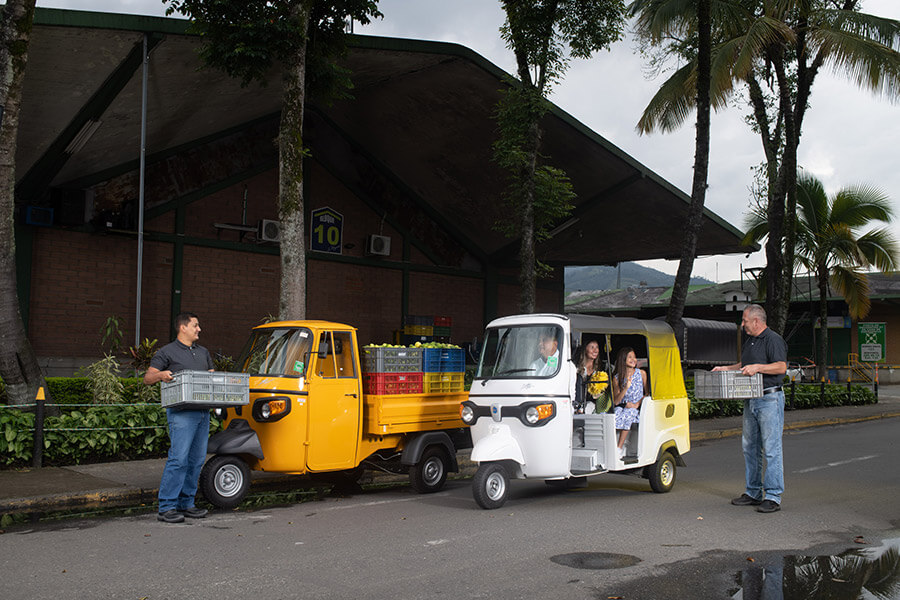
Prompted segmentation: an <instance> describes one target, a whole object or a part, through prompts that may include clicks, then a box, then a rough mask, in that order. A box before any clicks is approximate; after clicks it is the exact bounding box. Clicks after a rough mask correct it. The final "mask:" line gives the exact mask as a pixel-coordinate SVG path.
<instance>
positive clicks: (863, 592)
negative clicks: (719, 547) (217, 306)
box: [729, 538, 900, 600]
mask: <svg viewBox="0 0 900 600" xmlns="http://www.w3.org/2000/svg"><path fill="white" fill-rule="evenodd" d="M735 583H736V584H737V588H736V589H732V590H729V593H730V597H731V598H733V599H734V600H813V599H815V600H819V599H821V600H857V599H869V598H872V599H877V600H900V538H893V539H887V540H884V542H883V543H882V545H881V546H875V547H866V548H853V549H851V550H847V551H846V552H843V553H841V554H837V555H825V556H802V555H787V556H783V557H780V558H775V559H773V560H772V561H770V562H769V563H767V564H764V565H754V566H750V567H748V568H746V569H744V570H743V571H741V572H739V573H737V574H736V576H735Z"/></svg>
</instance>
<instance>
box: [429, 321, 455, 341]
mask: <svg viewBox="0 0 900 600" xmlns="http://www.w3.org/2000/svg"><path fill="white" fill-rule="evenodd" d="M452 326H453V319H452V318H450V317H435V318H434V341H436V342H442V343H444V344H449V343H450V327H452Z"/></svg>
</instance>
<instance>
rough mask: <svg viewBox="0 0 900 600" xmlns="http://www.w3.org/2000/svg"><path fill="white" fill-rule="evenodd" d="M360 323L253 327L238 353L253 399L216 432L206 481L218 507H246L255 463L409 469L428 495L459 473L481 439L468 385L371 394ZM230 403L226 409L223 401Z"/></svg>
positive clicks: (303, 468) (278, 467) (315, 469)
mask: <svg viewBox="0 0 900 600" xmlns="http://www.w3.org/2000/svg"><path fill="white" fill-rule="evenodd" d="M358 348H359V346H358V344H357V333H356V329H355V328H354V327H351V326H349V325H343V324H340V323H331V322H326V321H283V322H274V323H268V324H266V325H261V326H259V327H256V328H254V329H253V332H252V335H251V337H250V340H249V341H248V343H247V345H246V347H245V349H244V351H243V352H242V355H241V357H240V359H239V361H238V367H239V370H241V371H242V372H245V373H249V374H250V403H249V405H247V406H239V407H232V408H227V409H224V411H225V413H226V414H225V429H224V430H223V431H220V432H219V433H216V434H215V435H213V436H212V437H210V440H209V446H208V452H209V453H211V454H212V455H213V456H211V457H210V458H209V459H208V460H207V462H206V464H205V465H204V467H203V471H202V472H201V475H200V489H201V490H202V492H203V495H204V496H205V497H206V499H207V500H209V501H210V502H211V503H212V504H214V505H215V506H218V507H221V508H233V507H235V506H237V505H238V504H239V503H240V501H241V499H242V498H243V497H244V495H245V494H246V493H247V490H248V487H249V485H250V470H251V469H252V470H259V471H268V472H278V473H290V474H304V473H309V474H319V473H335V472H344V473H345V474H346V475H350V476H352V477H358V476H359V474H360V470H361V468H363V467H370V468H376V469H382V470H387V471H390V472H397V473H401V472H407V471H408V473H409V477H410V481H411V483H412V486H413V488H415V489H416V491H418V492H421V493H428V492H436V491H438V490H440V489H441V488H442V487H443V485H444V482H445V481H446V478H447V473H448V472H449V471H459V466H458V464H457V460H456V451H457V449H460V448H468V447H471V437H470V436H469V431H468V428H467V427H466V426H465V425H464V424H463V422H462V421H461V420H460V416H459V406H460V403H461V402H463V401H464V400H465V399H466V397H467V394H466V393H465V392H447V393H417V394H390V395H388V394H384V395H370V394H364V393H363V385H362V379H363V375H362V373H361V370H360V357H359V351H358ZM219 410H223V409H219Z"/></svg>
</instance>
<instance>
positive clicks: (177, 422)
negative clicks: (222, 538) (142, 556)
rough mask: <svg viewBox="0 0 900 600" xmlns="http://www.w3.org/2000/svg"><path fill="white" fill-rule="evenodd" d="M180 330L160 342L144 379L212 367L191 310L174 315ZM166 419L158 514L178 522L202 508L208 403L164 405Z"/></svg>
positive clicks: (149, 382)
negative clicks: (199, 498) (199, 489)
mask: <svg viewBox="0 0 900 600" xmlns="http://www.w3.org/2000/svg"><path fill="white" fill-rule="evenodd" d="M175 327H176V328H177V330H178V335H177V336H176V338H175V341H173V342H171V343H169V344H166V345H165V346H163V347H162V348H160V349H159V350H158V351H157V352H156V354H154V355H153V359H152V360H151V361H150V367H149V368H148V369H147V372H146V373H145V374H144V383H146V384H147V385H153V384H154V383H157V382H159V381H172V379H173V373H178V372H179V371H185V370H189V371H212V370H213V361H212V357H211V356H210V355H209V351H208V350H207V349H206V348H204V347H203V346H198V345H197V344H196V341H197V340H198V339H199V338H200V321H199V319H198V317H197V315H195V314H194V313H189V312H184V313H180V314H179V315H178V316H177V317H175ZM166 420H167V421H168V424H169V456H168V458H167V459H166V466H165V468H164V469H163V474H162V480H161V481H160V483H159V514H158V515H157V517H156V518H157V519H158V520H160V521H163V522H164V523H181V522H182V521H184V518H185V517H190V518H192V519H200V518H203V517H205V516H206V512H207V511H206V509H203V508H197V507H196V506H194V496H195V495H196V494H197V485H198V481H199V479H200V469H201V468H203V461H204V460H206V444H207V441H208V440H209V409H208V408H202V409H190V408H167V409H166Z"/></svg>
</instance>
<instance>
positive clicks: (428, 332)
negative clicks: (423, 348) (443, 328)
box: [398, 315, 434, 345]
mask: <svg viewBox="0 0 900 600" xmlns="http://www.w3.org/2000/svg"><path fill="white" fill-rule="evenodd" d="M431 341H434V317H432V316H421V315H406V316H404V317H403V333H402V334H401V337H400V340H399V342H398V343H400V344H406V345H411V344H415V343H416V342H422V343H423V344H424V343H425V342H431Z"/></svg>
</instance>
